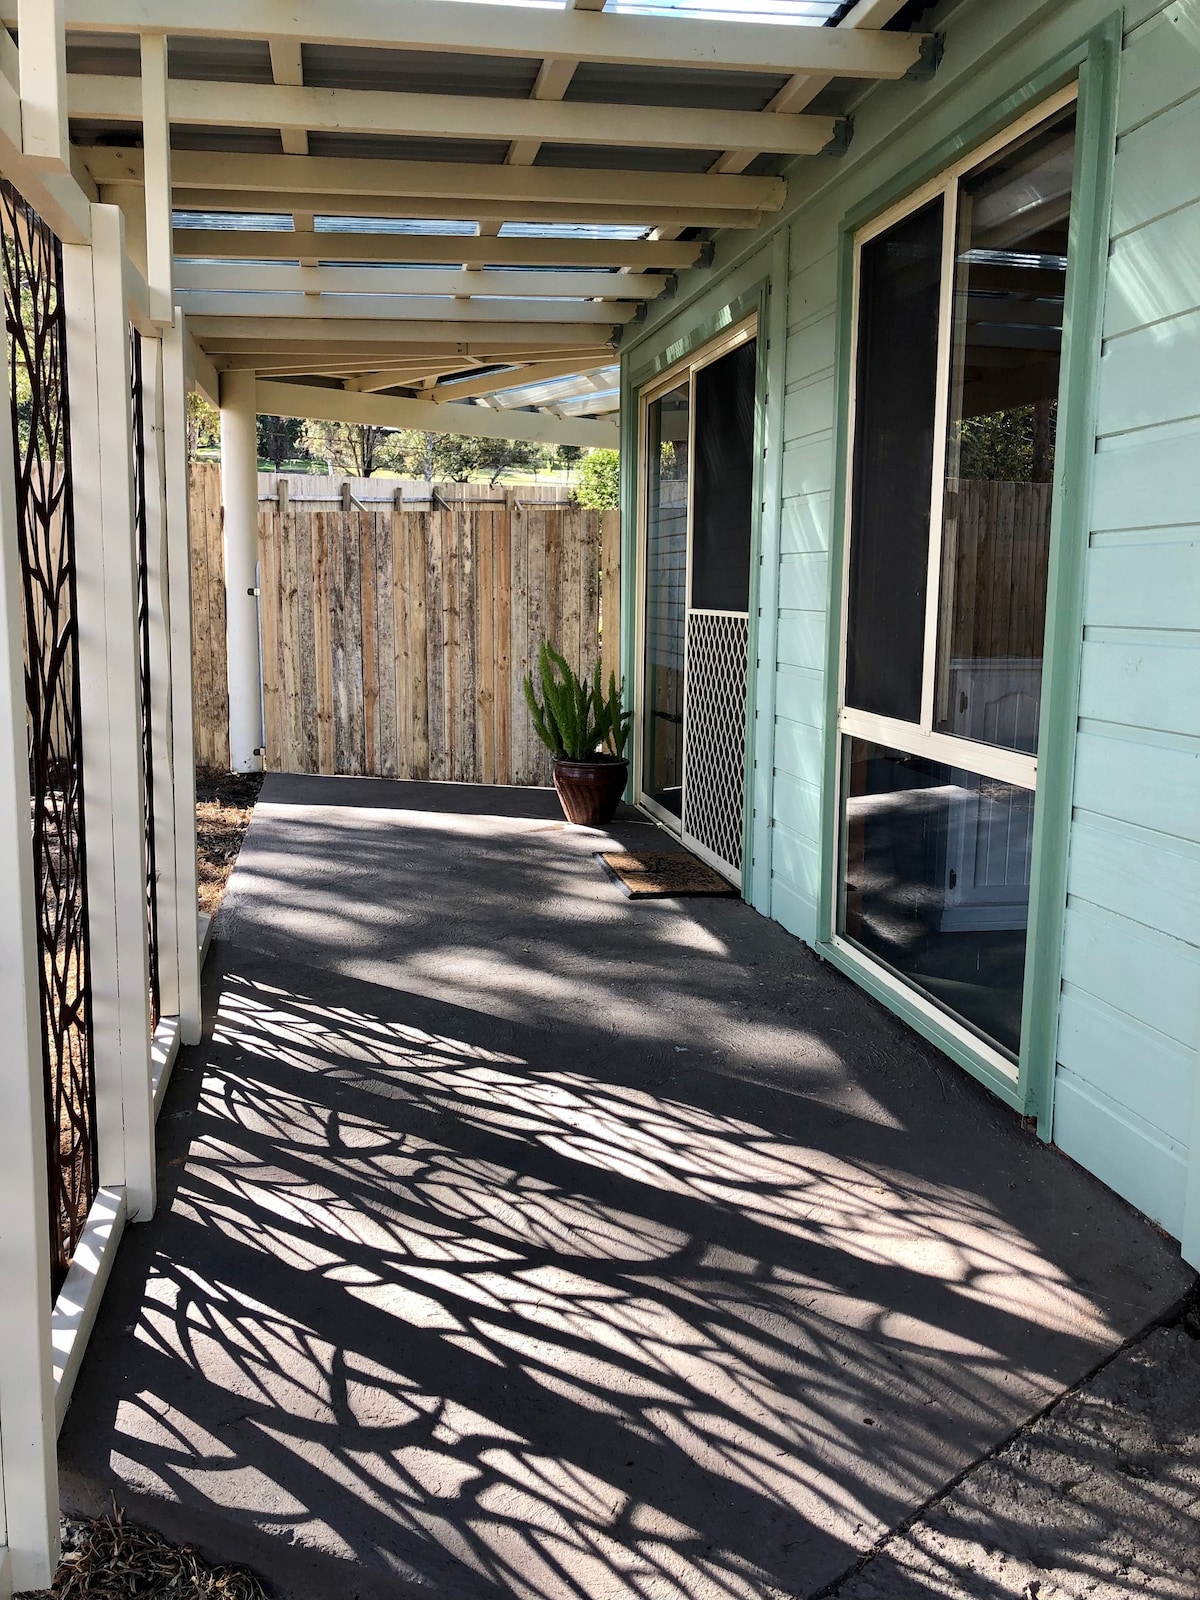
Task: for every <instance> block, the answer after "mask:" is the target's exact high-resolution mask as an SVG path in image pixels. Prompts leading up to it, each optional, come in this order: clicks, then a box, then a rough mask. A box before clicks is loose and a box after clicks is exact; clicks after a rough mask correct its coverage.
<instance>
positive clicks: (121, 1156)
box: [63, 205, 155, 1221]
mask: <svg viewBox="0 0 1200 1600" xmlns="http://www.w3.org/2000/svg"><path fill="white" fill-rule="evenodd" d="M91 216H92V243H91V246H90V247H89V246H87V245H64V246H63V279H64V281H63V288H64V300H65V305H66V317H67V371H68V377H69V382H70V395H71V467H72V472H73V475H74V490H75V495H74V501H75V538H76V569H77V576H78V592H79V691H80V703H81V710H82V717H83V727H84V730H85V732H84V740H83V784H84V793H85V794H86V796H87V827H88V837H87V843H88V849H87V872H88V906H89V928H90V936H91V961H92V1025H93V1037H94V1061H95V1076H96V1121H97V1144H98V1147H99V1168H100V1184H101V1187H102V1188H111V1189H124V1191H125V1201H126V1207H127V1212H128V1215H129V1216H130V1218H134V1217H136V1218H138V1219H140V1220H142V1221H145V1220H147V1219H148V1218H149V1217H151V1216H152V1215H153V1213H154V1200H155V1156H154V1101H153V1090H152V1080H151V1057H150V997H149V964H148V955H147V930H146V830H145V782H144V778H143V758H142V705H141V671H140V663H139V635H138V626H137V567H136V551H135V538H134V494H133V420H132V403H131V399H130V371H129V322H128V314H127V308H126V298H125V273H124V229H123V224H122V218H121V213H120V211H119V210H118V209H117V208H116V207H115V206H103V205H93V206H92V208H91Z"/></svg>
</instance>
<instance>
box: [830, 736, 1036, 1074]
mask: <svg viewBox="0 0 1200 1600" xmlns="http://www.w3.org/2000/svg"><path fill="white" fill-rule="evenodd" d="M844 759H845V783H844V789H843V821H842V836H843V841H844V845H843V849H844V862H843V870H844V878H843V887H842V916H841V924H842V932H843V935H844V937H846V938H847V939H849V940H850V941H851V942H852V943H853V944H855V945H857V946H858V947H859V948H860V949H862V950H864V951H865V952H866V953H867V954H868V955H871V956H873V957H874V958H875V959H876V960H877V961H879V962H880V963H881V964H882V965H884V966H886V967H887V968H888V970H889V971H890V972H892V973H894V974H895V975H896V976H897V977H899V978H901V979H902V980H903V981H904V982H905V983H906V984H908V985H909V986H910V987H912V988H915V989H919V990H922V991H924V993H925V994H927V995H929V996H930V997H931V998H932V999H934V1000H936V1001H937V1002H938V1003H939V1004H940V1005H941V1006H942V1007H943V1008H944V1009H945V1010H947V1011H949V1012H951V1013H952V1014H953V1015H954V1016H956V1017H957V1018H958V1019H959V1020H960V1021H961V1022H964V1023H965V1024H966V1025H967V1026H968V1027H969V1028H970V1029H971V1030H972V1031H973V1032H975V1033H977V1034H979V1035H981V1036H982V1037H984V1038H985V1039H987V1040H989V1041H991V1042H992V1043H994V1044H997V1045H999V1046H1000V1048H1001V1049H1002V1050H1004V1051H1005V1052H1006V1053H1007V1054H1008V1055H1010V1056H1011V1057H1012V1058H1014V1059H1015V1058H1016V1056H1017V1054H1018V1052H1019V1050H1020V1043H1021V997H1022V993H1023V990H1024V983H1025V931H1026V926H1027V923H1028V920H1029V866H1030V856H1031V851H1032V841H1033V792H1032V790H1029V789H1020V788H1017V787H1015V786H1014V785H1013V784H1009V783H1000V782H998V781H997V780H995V779H993V778H981V777H980V776H979V775H978V774H977V773H973V772H968V771H966V770H964V769H961V768H957V767H947V766H943V765H942V764H941V763H940V762H936V761H929V760H926V759H925V758H923V757H920V756H913V755H907V754H905V753H904V752H903V751H900V750H891V749H888V748H887V747H885V746H884V745H879V744H873V743H870V742H868V741H866V740H863V739H847V740H845V741H844Z"/></svg>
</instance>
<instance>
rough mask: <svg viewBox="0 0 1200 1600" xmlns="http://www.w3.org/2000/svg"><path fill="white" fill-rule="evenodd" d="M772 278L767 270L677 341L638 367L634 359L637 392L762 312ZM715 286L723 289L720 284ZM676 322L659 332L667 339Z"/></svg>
mask: <svg viewBox="0 0 1200 1600" xmlns="http://www.w3.org/2000/svg"><path fill="white" fill-rule="evenodd" d="M769 276H770V274H769V272H767V271H766V270H762V271H760V272H759V273H758V274H756V277H755V281H754V282H753V284H751V285H750V287H749V288H747V289H743V290H742V291H741V292H739V293H738V294H736V295H734V296H733V297H732V298H731V299H729V300H727V301H726V302H725V303H724V304H723V305H722V306H720V307H719V309H717V310H715V311H713V312H710V314H709V315H708V316H706V317H702V318H701V319H700V321H699V322H696V323H693V324H692V325H691V326H690V327H688V328H687V329H686V330H685V331H684V332H682V333H679V332H677V333H676V334H675V337H674V338H672V339H670V340H664V342H662V343H660V344H659V345H658V346H657V347H656V348H655V353H654V354H653V355H649V356H647V355H643V357H642V360H641V361H640V362H639V363H638V365H637V366H634V365H633V364H632V360H631V363H630V372H631V379H632V383H633V387H634V389H635V390H637V389H644V388H645V387H646V385H647V384H648V383H653V382H654V380H655V379H656V378H657V377H660V376H661V374H662V373H664V372H666V371H668V369H669V368H671V367H673V366H675V365H676V363H678V362H680V361H686V360H688V359H689V358H690V357H691V356H693V355H695V353H696V351H697V350H700V349H703V347H704V346H705V345H706V344H711V343H712V342H713V340H714V339H719V338H720V337H721V335H722V334H723V333H728V332H729V330H730V328H735V327H736V326H737V325H738V323H739V322H745V320H746V318H747V317H751V316H753V315H754V314H755V312H756V311H758V310H759V309H760V304H761V299H762V286H763V283H764V282H766V281H769ZM714 287H715V288H719V287H720V284H719V283H718V284H716V285H714ZM674 320H675V319H674V318H670V319H668V320H667V321H666V322H665V323H663V324H662V325H661V327H660V328H659V330H658V331H659V332H660V333H661V334H663V335H664V336H665V335H666V334H667V332H668V330H669V329H670V327H671V323H672V322H673V321H674Z"/></svg>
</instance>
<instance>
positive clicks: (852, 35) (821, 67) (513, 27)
mask: <svg viewBox="0 0 1200 1600" xmlns="http://www.w3.org/2000/svg"><path fill="white" fill-rule="evenodd" d="M22 3H23V4H27V5H29V6H30V8H31V9H37V8H38V7H39V6H41V5H43V4H45V0H22ZM63 4H64V9H65V15H66V25H67V27H68V28H69V29H71V30H72V32H94V33H141V32H144V31H145V30H146V29H157V30H159V31H161V32H163V33H167V34H170V35H172V36H175V35H179V36H181V37H189V38H208V39H271V38H282V37H287V38H292V39H298V40H301V41H303V42H304V43H309V44H335V45H383V46H393V47H397V48H401V49H409V50H432V51H438V52H442V51H445V52H449V53H452V54H453V53H457V52H462V53H464V54H469V55H484V56H518V57H524V58H526V59H528V58H529V57H531V56H532V57H535V58H536V59H538V60H543V59H546V58H553V57H558V58H561V59H563V60H568V61H603V62H610V63H612V64H613V65H617V66H621V65H628V66H649V67H660V66H669V67H708V68H722V69H724V70H726V71H730V72H777V73H785V72H786V73H800V72H828V73H831V74H833V75H834V76H836V77H843V78H902V77H904V76H905V74H906V73H908V72H909V71H911V70H912V68H914V67H916V66H917V65H918V64H919V62H920V61H921V58H922V50H923V42H924V36H923V35H920V34H909V33H880V32H874V31H865V30H864V31H859V30H857V29H842V28H797V27H792V26H789V25H786V24H779V23H769V22H726V21H709V20H701V19H693V18H687V19H684V18H679V17H639V16H631V15H628V14H625V15H622V14H612V13H603V12H600V13H596V12H589V11H579V10H571V11H546V10H542V9H540V8H538V9H536V10H535V9H531V8H526V7H523V6H516V5H513V6H505V5H471V4H467V3H462V4H455V5H447V4H446V3H445V0H292V3H291V4H290V5H284V4H281V3H280V0H205V3H204V4H203V5H198V4H197V3H196V0H63ZM2 9H3V19H4V20H5V21H6V22H11V21H15V20H16V16H15V10H16V7H15V6H14V4H13V0H4V3H3V7H2ZM285 20H286V21H287V24H288V25H287V26H283V27H281V26H280V24H281V22H284V21H285Z"/></svg>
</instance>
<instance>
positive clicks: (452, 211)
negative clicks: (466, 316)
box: [89, 151, 763, 264]
mask: <svg viewBox="0 0 1200 1600" xmlns="http://www.w3.org/2000/svg"><path fill="white" fill-rule="evenodd" d="M192 153H193V152H190V151H176V152H175V157H176V160H178V158H179V157H180V155H185V154H192ZM213 159H214V160H217V161H220V160H222V159H226V160H228V159H229V158H228V157H224V158H222V157H220V156H215V157H213ZM275 159H279V158H278V157H276V158H275ZM284 159H286V158H284ZM296 159H300V158H299V157H297V158H296ZM309 159H311V158H309ZM363 165H364V166H368V165H370V166H377V165H379V163H378V162H364V163H363ZM430 166H444V167H446V168H447V169H448V170H450V171H453V170H454V167H453V164H452V163H450V162H430ZM509 170H525V169H523V168H519V169H509V168H507V167H489V168H487V171H489V172H497V173H500V172H506V171H509ZM537 170H539V171H542V170H545V169H542V168H539V169H537ZM664 176H666V175H665V174H664ZM89 181H90V180H89ZM130 181H131V180H130V179H129V178H128V177H124V178H118V179H117V180H116V181H115V182H114V183H113V184H112V185H111V187H113V188H118V187H120V185H121V184H123V183H126V184H127V183H129V182H130ZM720 181H721V182H724V183H728V182H729V181H730V180H729V179H727V178H724V179H721V180H720ZM741 181H744V180H741ZM175 205H176V207H177V209H180V210H184V211H280V210H290V211H292V212H293V214H295V213H297V212H298V211H299V209H300V208H301V207H303V208H304V209H305V210H306V211H307V212H308V213H309V214H310V215H313V216H328V217H404V218H416V219H426V218H427V219H428V220H429V221H431V222H441V221H444V220H446V219H447V218H448V217H451V216H453V219H454V220H455V221H459V220H463V221H467V222H478V223H480V224H482V223H484V222H488V221H496V222H505V221H507V220H509V219H510V218H514V219H518V220H520V221H522V222H583V223H587V224H589V225H590V224H592V223H597V222H605V223H608V222H622V223H629V224H630V225H632V226H634V227H638V228H645V227H659V226H668V225H673V226H675V227H676V228H757V227H758V226H759V224H760V223H761V222H762V220H763V213H762V212H761V211H726V210H723V209H722V208H720V207H718V206H701V205H692V204H688V205H654V206H653V207H651V206H648V205H623V204H622V203H621V202H620V201H619V200H613V201H611V202H610V201H606V202H604V203H603V204H601V203H599V202H594V201H593V202H591V203H588V202H584V201H579V202H578V203H573V204H566V203H563V202H560V203H555V202H551V201H538V200H525V201H522V202H521V203H520V204H513V203H511V202H508V201H504V200H462V199H458V200H456V199H455V198H454V197H453V196H450V197H449V198H443V199H440V200H439V199H437V198H429V197H428V196H425V195H412V194H407V195H406V194H398V195H397V194H390V195H389V194H373V195H357V194H338V193H332V194H331V193H322V194H312V193H303V194H302V193H291V194H288V193H280V192H279V191H276V192H275V193H274V194H272V193H271V192H270V191H269V190H268V191H266V192H265V193H261V192H254V191H249V192H248V191H247V190H246V189H244V188H237V187H232V188H224V187H222V186H220V185H219V184H217V185H214V186H213V187H212V188H207V187H204V188H191V187H186V188H180V187H179V186H178V185H177V186H176V189H175ZM280 237H281V238H287V237H288V235H287V234H281V235H280ZM322 237H324V235H322ZM499 242H500V243H504V242H506V241H503V240H501V241H499ZM540 242H541V243H545V241H544V240H543V241H540ZM561 242H562V243H564V244H567V245H569V244H570V243H571V241H570V240H565V241H561ZM594 243H595V245H596V248H597V250H598V251H599V250H603V248H604V245H605V241H604V240H596V241H594ZM464 246H466V247H467V249H466V250H464ZM473 249H474V245H473V243H472V238H471V236H466V237H460V238H458V239H457V240H456V241H452V248H451V249H450V250H448V251H445V252H443V254H442V256H441V258H440V259H441V260H443V261H459V260H461V259H463V258H464V256H465V255H467V254H468V253H470V252H471V251H472V250H473ZM321 254H322V255H323V256H324V257H325V258H326V259H329V252H328V251H327V250H325V249H322V252H321ZM554 259H555V260H556V261H563V260H568V259H570V258H569V257H565V256H561V255H558V256H555V257H554ZM592 259H594V261H595V262H596V263H597V264H598V263H599V261H600V260H601V259H602V256H600V255H597V256H595V257H594V258H589V262H590V261H591V260H592Z"/></svg>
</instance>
